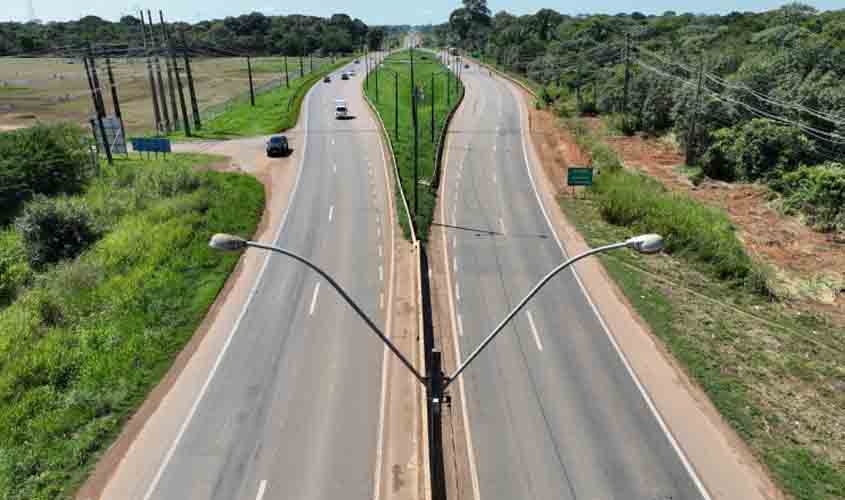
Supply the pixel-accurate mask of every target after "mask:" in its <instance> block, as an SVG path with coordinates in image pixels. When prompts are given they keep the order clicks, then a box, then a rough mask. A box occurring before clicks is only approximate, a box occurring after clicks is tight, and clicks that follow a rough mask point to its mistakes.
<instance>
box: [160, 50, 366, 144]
mask: <svg viewBox="0 0 845 500" xmlns="http://www.w3.org/2000/svg"><path fill="white" fill-rule="evenodd" d="M350 60H351V59H350V58H343V59H340V60H338V61H337V62H335V63H334V64H327V65H325V66H321V67H319V68H315V69H314V72H313V73H307V74H306V75H305V76H304V77H302V78H296V79H292V80H291V82H290V87H287V86H286V85H285V82H284V81H281V82H280V84H279V86H277V87H276V88H274V89H272V90H270V91H267V92H264V93H262V94H257V95H256V96H255V106H252V105H251V103H250V96H249V92H247V93H245V94H241V95H240V96H239V97H238V98H237V99H235V100H234V102H232V103H230V104H229V105H228V106H227V108H226V110H225V111H223V112H221V113H219V114H217V115H215V116H214V117H213V118H211V119H210V120H208V121H207V122H205V123H204V124H203V127H202V129H201V130H192V138H194V139H225V138H231V137H249V136H254V135H267V134H273V133H276V132H281V131H283V130H287V129H289V128H293V127H294V126H295V125H296V121H297V119H298V118H299V109H300V107H301V106H302V101H303V99H305V94H307V93H308V90H310V89H311V87H312V86H313V85H314V84H315V83H317V82H319V81H320V80H321V79H322V78H323V77H324V76H325V75H327V74H329V73H331V72H332V71H334V70H335V69H337V68H339V67H341V66H343V65H344V64H346V63H348V62H349V61H350ZM170 136H171V137H173V138H176V139H179V138H185V134H184V132H183V131H181V130H180V131H178V132H174V133H173V134H171V135H170Z"/></svg>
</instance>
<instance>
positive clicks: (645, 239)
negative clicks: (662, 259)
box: [625, 234, 663, 253]
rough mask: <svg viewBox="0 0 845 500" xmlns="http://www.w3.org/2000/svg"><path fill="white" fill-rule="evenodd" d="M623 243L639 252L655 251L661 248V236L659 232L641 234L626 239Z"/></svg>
mask: <svg viewBox="0 0 845 500" xmlns="http://www.w3.org/2000/svg"><path fill="white" fill-rule="evenodd" d="M625 244H626V245H627V247H628V248H632V249H634V250H636V251H638V252H640V253H657V252H659V251H661V250H663V237H662V236H660V235H659V234H641V235H639V236H634V237H633V238H630V239H628V241H626V242H625Z"/></svg>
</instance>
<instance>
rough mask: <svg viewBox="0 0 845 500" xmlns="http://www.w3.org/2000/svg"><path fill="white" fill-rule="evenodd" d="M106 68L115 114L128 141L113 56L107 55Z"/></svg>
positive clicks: (122, 133)
mask: <svg viewBox="0 0 845 500" xmlns="http://www.w3.org/2000/svg"><path fill="white" fill-rule="evenodd" d="M106 70H107V71H108V75H109V86H110V87H111V98H112V104H113V105H114V115H115V116H116V117H117V120H118V122H120V137H121V138H122V139H123V142H124V143H125V142H126V129H125V128H124V127H123V114H122V113H121V112H120V99H119V98H118V97H117V86H116V85H115V84H114V73H112V70H111V58H109V56H106ZM126 155H127V156H129V149H127V150H126Z"/></svg>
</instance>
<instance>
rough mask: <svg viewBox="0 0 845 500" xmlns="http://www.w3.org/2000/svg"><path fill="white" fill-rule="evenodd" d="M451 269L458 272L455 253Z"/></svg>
mask: <svg viewBox="0 0 845 500" xmlns="http://www.w3.org/2000/svg"><path fill="white" fill-rule="evenodd" d="M452 269H453V270H454V272H456V273H457V272H458V256H457V255H456V256H455V257H453V258H452Z"/></svg>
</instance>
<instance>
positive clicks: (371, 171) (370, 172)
mask: <svg viewBox="0 0 845 500" xmlns="http://www.w3.org/2000/svg"><path fill="white" fill-rule="evenodd" d="M367 173H369V174H370V177H372V176H373V169H369V170H368V171H367Z"/></svg>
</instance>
